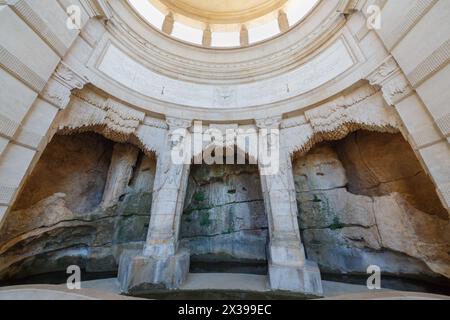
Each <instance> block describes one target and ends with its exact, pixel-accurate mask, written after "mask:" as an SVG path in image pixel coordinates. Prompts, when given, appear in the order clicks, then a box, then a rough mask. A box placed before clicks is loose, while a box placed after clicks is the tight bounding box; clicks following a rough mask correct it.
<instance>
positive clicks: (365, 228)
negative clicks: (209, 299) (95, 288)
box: [0, 0, 450, 298]
mask: <svg viewBox="0 0 450 320" xmlns="http://www.w3.org/2000/svg"><path fill="white" fill-rule="evenodd" d="M44 2H45V4H44ZM74 15H75V16H74ZM449 18H450V3H449V2H448V1H445V0H436V1H422V0H414V1H395V0H357V1H351V0H326V1H324V0H251V1H238V0H236V1H235V0H228V1H202V0H177V1H173V0H123V1H114V0H58V1H42V2H41V1H31V0H19V1H1V0H0V30H8V32H0V102H1V103H0V285H11V284H14V285H16V284H31V283H55V284H59V283H65V281H66V278H67V270H68V267H69V266H74V265H75V266H78V267H79V268H80V269H81V270H82V276H83V279H84V280H89V279H106V278H117V279H115V280H114V281H116V284H117V287H118V288H119V289H118V290H119V291H120V292H121V293H123V294H128V295H138V296H146V295H148V294H150V293H152V292H153V291H154V290H165V291H164V292H166V291H167V292H169V294H170V292H173V291H174V290H178V291H180V290H181V291H183V290H185V289H186V288H187V287H189V286H194V287H195V285H196V284H195V281H194V280H192V279H201V277H202V276H205V275H208V274H209V275H214V277H223V279H225V280H224V281H226V279H231V278H227V277H233V275H235V276H236V277H237V278H233V279H239V281H240V283H242V287H236V288H232V289H230V286H231V284H229V285H228V284H227V285H225V286H224V287H223V288H222V287H220V286H219V287H214V285H216V284H209V285H211V286H212V287H208V289H209V290H229V291H233V290H234V291H240V290H241V291H252V289H247V286H246V284H245V283H246V282H245V281H247V280H248V279H260V281H261V283H262V286H263V287H262V289H261V290H260V291H261V292H265V293H267V292H268V293H273V294H277V293H278V294H281V293H282V294H291V295H296V296H297V297H303V298H305V297H323V296H327V294H328V292H329V291H328V288H329V284H330V283H331V282H336V283H353V284H356V283H357V284H363V285H364V286H365V285H366V279H367V277H368V276H369V275H370V274H369V271H368V270H369V269H370V268H371V267H374V266H375V267H376V268H378V269H379V270H380V272H381V274H382V279H383V285H384V286H387V287H389V288H392V289H398V290H413V291H420V292H433V293H441V294H448V295H450V280H449V279H450V221H449V213H450V113H449V107H448V101H449V99H450V91H449V90H448V82H449V81H450V66H449V62H450V55H449V52H450V19H449ZM378 20H379V21H378ZM378 22H380V25H377V23H378ZM73 25H75V26H76V28H74V27H73ZM70 26H72V27H70ZM437 31H439V32H437ZM16 39H21V41H17V40H16ZM419 44H420V45H419ZM27 48H28V49H27ZM36 57H39V59H37V58H36ZM180 130H181V131H182V132H185V133H186V135H185V136H183V137H181V138H180V137H179V136H178V134H177V132H180ZM230 130H231V131H233V132H241V131H246V132H250V131H251V132H255V133H256V134H257V135H258V136H259V137H263V138H264V139H265V138H267V139H269V141H270V143H273V140H272V139H273V137H277V145H278V147H279V148H278V153H277V170H275V171H274V172H271V173H269V174H267V172H266V170H265V169H266V168H265V167H264V165H263V164H262V163H261V161H260V160H259V159H258V155H260V153H258V152H261V150H259V151H256V152H255V151H254V150H253V149H248V148H247V147H248V145H247V142H245V143H242V141H240V140H239V138H237V137H232V138H231V139H230V138H229V137H228V135H227V133H228V132H229V131H230ZM210 132H215V133H216V136H215V137H214V135H211V134H210ZM267 132H269V133H267ZM270 132H276V135H275V136H270ZM197 133H199V134H203V137H207V138H206V139H205V138H203V140H201V142H200V145H199V146H197V149H196V150H194V156H192V154H191V155H190V156H189V157H188V161H187V162H183V163H177V162H175V161H174V160H173V148H174V147H178V146H180V145H184V146H185V145H188V144H187V141H188V140H189V139H187V138H186V137H188V136H189V137H190V136H191V135H193V136H195V134H197ZM217 134H218V136H217ZM217 139H219V140H223V143H222V144H219V142H218V140H217ZM189 141H190V140H189ZM258 141H259V140H258ZM217 145H218V146H219V147H218V148H216V149H214V150H215V151H213V152H212V153H211V146H217ZM269 145H270V144H269ZM190 148H191V146H190V145H189V147H188V148H187V149H189V150H190ZM194 148H195V147H194ZM218 150H221V151H220V152H222V153H223V157H222V153H220V154H219V155H218V153H219V151H218ZM229 150H232V151H234V154H236V153H237V154H238V155H241V156H242V157H241V158H243V160H244V161H243V162H239V161H236V160H237V158H239V156H236V155H233V156H232V159H231V160H234V161H231V162H228V160H230V159H229V158H226V157H225V153H226V152H227V151H229ZM190 151H191V150H190ZM206 154H210V155H212V156H214V157H215V158H218V159H221V160H223V161H219V162H218V163H209V162H208V161H206V160H201V161H200V162H198V161H196V159H197V158H198V156H199V155H200V156H202V155H203V156H205V155H206ZM227 157H228V154H227ZM205 279H206V278H205ZM220 279H222V278H220ZM251 281H253V280H251ZM193 283H194V284H193ZM214 283H220V281H216V282H214ZM224 288H227V289H224ZM256 291H257V290H256ZM158 292H159V291H158ZM274 297H275V296H274Z"/></svg>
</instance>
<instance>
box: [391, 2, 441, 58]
mask: <svg viewBox="0 0 450 320" xmlns="http://www.w3.org/2000/svg"><path fill="white" fill-rule="evenodd" d="M437 2H438V0H417V1H415V3H416V4H415V5H414V6H413V7H412V8H411V10H410V11H409V12H408V13H407V14H406V15H405V17H404V18H403V19H400V21H399V23H398V24H397V27H396V28H394V29H393V30H392V31H391V32H390V33H389V36H388V37H387V39H386V40H385V43H386V46H387V48H388V50H389V51H392V50H393V49H394V48H395V47H396V46H397V44H398V43H399V42H400V41H401V40H402V39H403V38H404V37H405V36H406V35H407V34H408V33H409V31H411V29H412V28H413V27H414V26H415V25H416V24H417V22H418V21H420V20H421V19H422V18H423V17H424V16H425V15H426V14H427V12H428V11H430V9H431V8H432V7H433V6H434V5H435V4H436V3H437Z"/></svg>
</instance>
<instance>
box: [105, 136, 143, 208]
mask: <svg viewBox="0 0 450 320" xmlns="http://www.w3.org/2000/svg"><path fill="white" fill-rule="evenodd" d="M138 155H139V149H138V148H136V147H134V146H132V145H129V144H122V143H116V144H115V145H114V149H113V154H112V158H111V165H110V166H109V171H108V178H107V180H106V185H105V190H104V192H103V200H102V207H103V208H109V207H112V206H114V205H116V204H117V203H118V202H119V199H120V197H121V196H122V195H123V194H125V192H126V189H127V186H128V183H129V182H130V179H131V175H132V174H133V167H134V166H135V165H136V161H137V158H138Z"/></svg>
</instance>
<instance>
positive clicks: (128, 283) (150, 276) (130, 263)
mask: <svg viewBox="0 0 450 320" xmlns="http://www.w3.org/2000/svg"><path fill="white" fill-rule="evenodd" d="M136 253H137V252H136V251H128V252H125V253H124V254H122V256H121V257H120V262H119V276H118V278H119V282H120V289H121V292H123V293H130V292H135V291H141V290H147V289H177V288H179V287H180V286H181V285H182V284H183V283H184V282H185V281H186V278H187V275H188V273H189V262H190V255H189V251H188V250H186V249H180V250H179V251H178V253H177V254H175V255H172V256H168V257H149V256H142V255H136Z"/></svg>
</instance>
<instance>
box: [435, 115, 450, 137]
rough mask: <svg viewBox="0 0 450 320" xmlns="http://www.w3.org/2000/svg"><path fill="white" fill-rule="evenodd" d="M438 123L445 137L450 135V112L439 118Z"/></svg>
mask: <svg viewBox="0 0 450 320" xmlns="http://www.w3.org/2000/svg"><path fill="white" fill-rule="evenodd" d="M436 124H437V126H438V128H439V130H441V132H442V134H443V135H444V136H445V137H448V136H450V113H447V114H446V115H444V116H442V117H440V118H439V119H437V120H436Z"/></svg>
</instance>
